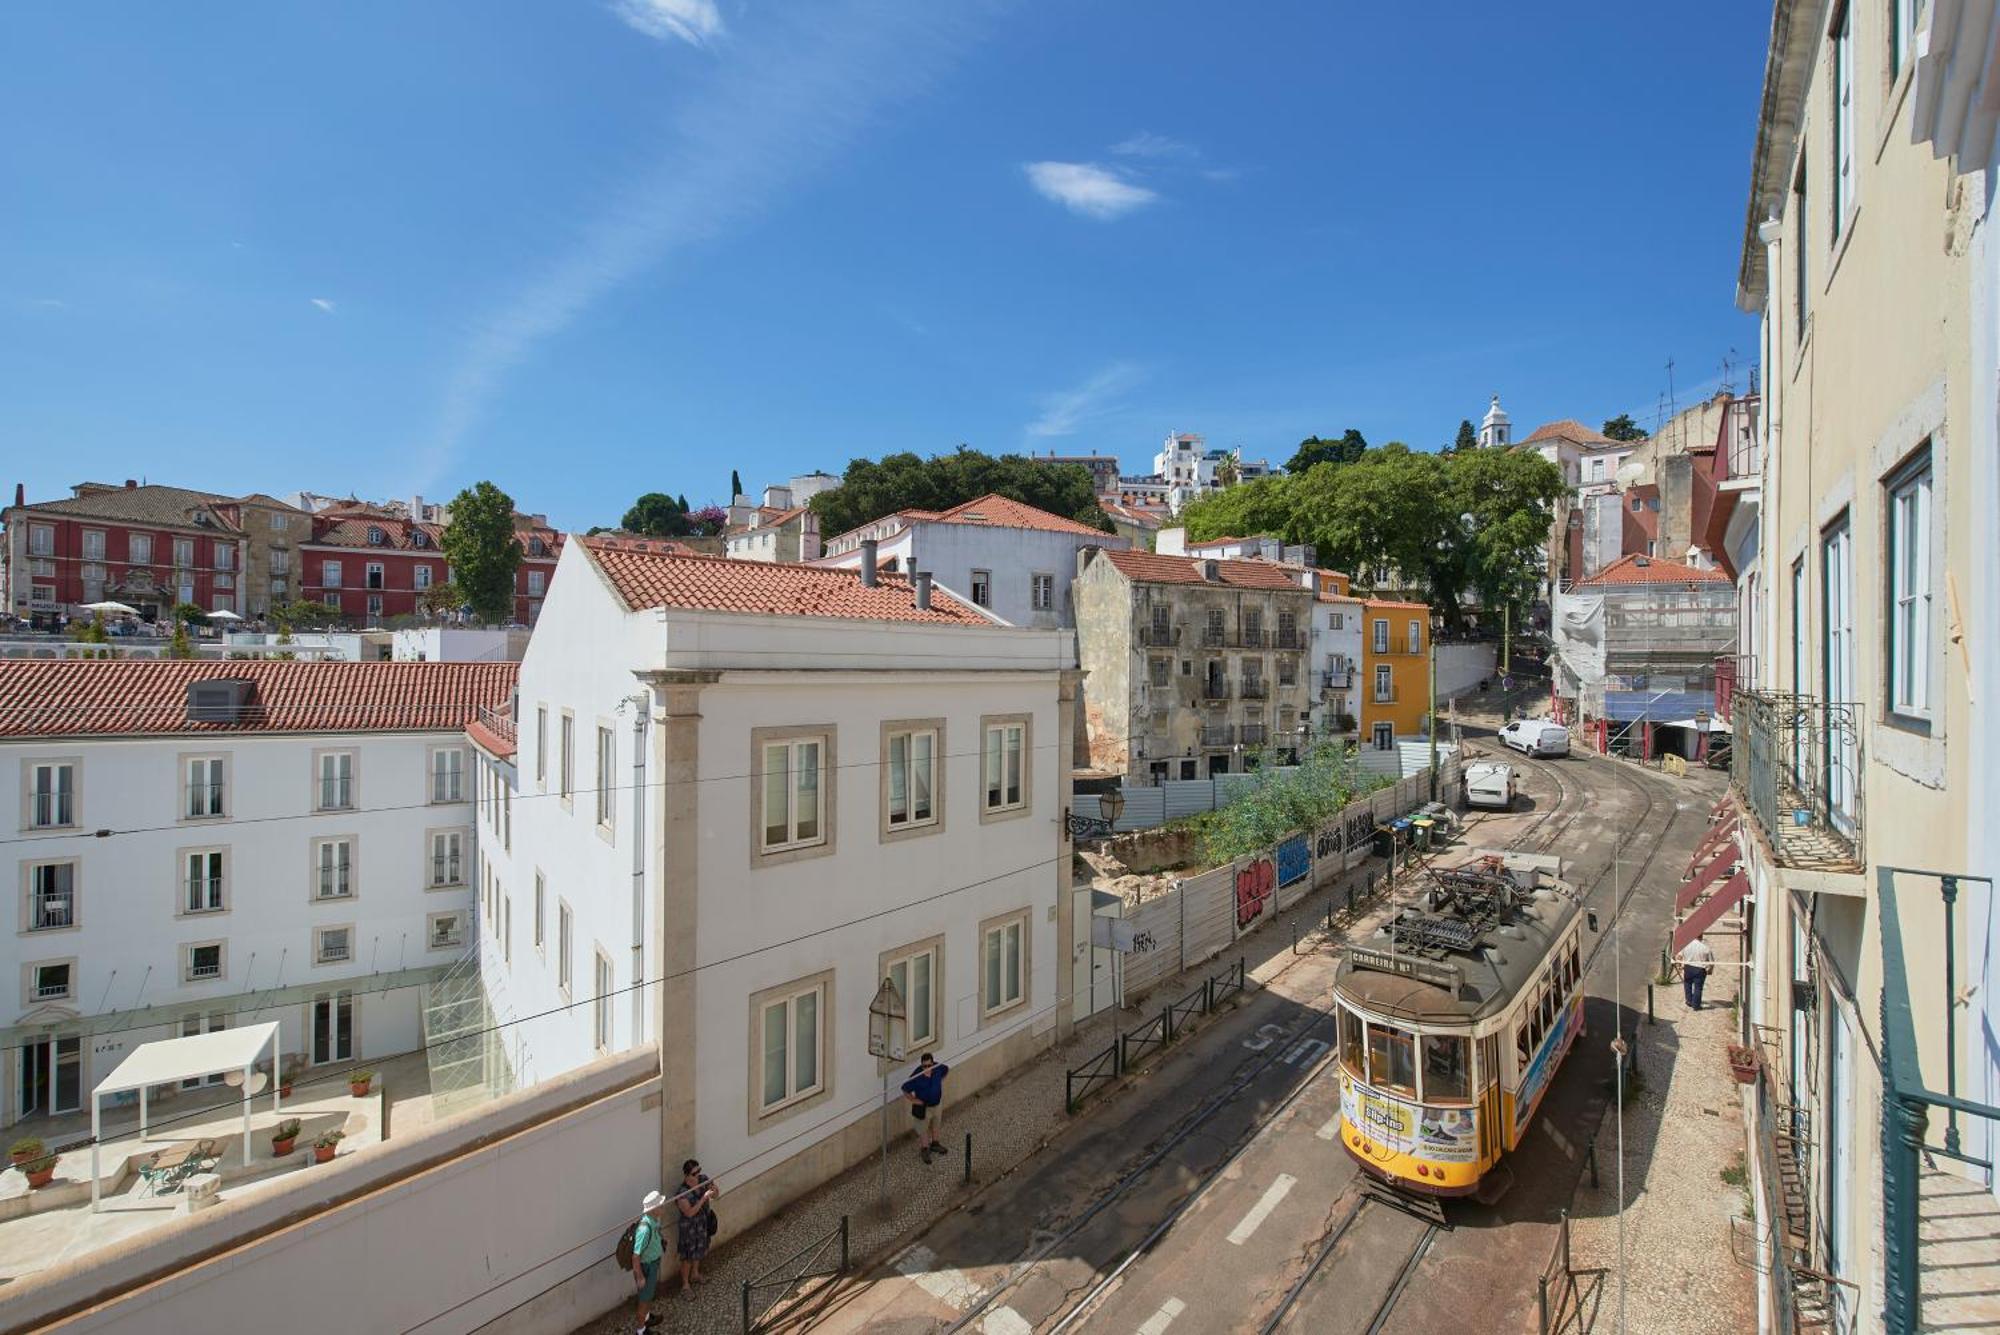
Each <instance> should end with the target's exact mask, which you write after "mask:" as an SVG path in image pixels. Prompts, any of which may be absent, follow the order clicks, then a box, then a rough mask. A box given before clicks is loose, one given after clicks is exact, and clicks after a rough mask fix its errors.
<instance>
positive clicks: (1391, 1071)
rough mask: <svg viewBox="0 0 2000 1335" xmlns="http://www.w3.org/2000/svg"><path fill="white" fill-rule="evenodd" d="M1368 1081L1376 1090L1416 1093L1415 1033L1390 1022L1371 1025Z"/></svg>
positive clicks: (1369, 1032) (1412, 1096)
mask: <svg viewBox="0 0 2000 1335" xmlns="http://www.w3.org/2000/svg"><path fill="white" fill-rule="evenodd" d="M1368 1082H1369V1083H1370V1084H1372V1085H1374V1086H1375V1087H1376V1088H1377V1089H1388V1090H1394V1091H1395V1092H1396V1093H1398V1094H1407V1095H1409V1096H1410V1097H1411V1098H1415V1097H1416V1096H1417V1043H1416V1036H1415V1035H1413V1034H1410V1033H1408V1032H1407V1031H1405V1030H1401V1029H1391V1028H1390V1027H1389V1026H1387V1025H1382V1024H1376V1023H1375V1022H1374V1021H1372V1020H1371V1021H1369V1024H1368Z"/></svg>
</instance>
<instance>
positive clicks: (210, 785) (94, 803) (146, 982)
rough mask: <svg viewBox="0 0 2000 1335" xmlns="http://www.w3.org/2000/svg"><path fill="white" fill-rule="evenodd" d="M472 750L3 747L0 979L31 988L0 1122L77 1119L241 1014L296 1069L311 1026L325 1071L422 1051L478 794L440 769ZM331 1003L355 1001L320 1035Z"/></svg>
mask: <svg viewBox="0 0 2000 1335" xmlns="http://www.w3.org/2000/svg"><path fill="white" fill-rule="evenodd" d="M465 747H466V742H465V739H464V737H463V735H462V734H460V733H455V732H388V733H371V734H348V735H324V734H322V735H285V736H273V735H259V734H252V733H240V734H217V733H214V732H206V733H202V734H199V735H197V734H195V733H180V734H167V735H162V736H157V737H149V738H137V739H134V738H123V739H116V740H110V739H107V740H97V739H94V738H90V737H77V736H61V737H50V738H14V737H10V738H7V739H5V740H0V785H4V786H6V788H8V789H9V790H11V791H7V792H5V793H0V811H11V812H12V813H14V814H13V821H12V824H13V826H14V828H13V829H11V830H10V831H9V832H8V833H9V836H10V838H11V840H12V842H11V844H10V847H9V851H10V853H11V855H12V858H13V861H14V865H15V874H14V875H13V877H12V878H10V881H9V884H11V885H12V886H13V887H14V893H15V894H16V896H17V902H16V909H15V913H14V918H15V922H16V930H15V931H14V932H13V933H12V934H10V936H9V938H8V941H9V951H10V953H11V959H10V960H8V961H7V962H6V964H5V966H4V967H6V968H8V969H9V970H11V972H12V973H13V974H14V976H16V977H18V978H20V979H21V980H22V983H21V987H20V990H19V993H18V995H17V996H16V997H15V999H14V1003H13V1004H11V1005H9V1006H8V1007H7V1008H6V1010H5V1013H4V1014H0V1036H3V1037H0V1046H4V1048H5V1051H4V1053H0V1120H4V1121H7V1122H12V1121H15V1120H18V1119H20V1118H21V1117H23V1116H26V1115H32V1114H33V1113H36V1112H64V1111H73V1110H75V1109H77V1108H79V1107H80V1106H81V1098H82V1091H87V1090H88V1089H89V1087H90V1086H91V1084H93V1083H94V1082H95V1081H96V1080H97V1079H99V1078H101V1077H102V1076H103V1075H105V1074H107V1073H108V1072H109V1071H110V1070H111V1068H112V1067H113V1066H115V1065H117V1063H118V1061H119V1060H120V1059H121V1058H122V1057H123V1056H125V1055H126V1054H127V1053H129V1052H130V1051H131V1050H132V1048H133V1047H135V1046H136V1045H138V1044H140V1043H143V1042H147V1041H150V1040H151V1039H154V1038H162V1037H168V1036H171V1035H172V1034H174V1033H177V1032H180V1026H181V1025H182V1022H183V1020H184V1018H185V1017H186V1016H189V1015H199V1016H201V1017H203V1018H202V1021H201V1022H202V1023H203V1024H204V1025H207V1024H209V1023H211V1021H210V1019H209V1018H208V1017H210V1016H215V1017H220V1018H219V1019H218V1020H216V1021H214V1022H215V1023H220V1024H222V1025H224V1026H228V1025H233V1024H235V1023H238V1022H239V1014H240V1013H241V1011H240V1008H241V1007H243V1006H245V1005H247V1004H249V1001H250V999H252V998H255V999H256V1000H257V1003H258V1005H259V1007H260V1009H259V1010H258V1012H257V1016H256V1018H258V1019H260V1020H270V1019H276V1020H278V1021H279V1022H280V1023H281V1025H282V1029H281V1039H282V1042H283V1047H284V1050H285V1051H286V1052H288V1053H304V1052H306V1051H307V1050H308V1047H309V1046H310V1045H311V1044H312V1043H313V1042H315V1041H316V1040H314V1038H313V1033H314V1026H315V1025H316V1024H319V1027H320V1028H321V1029H322V1030H323V1038H324V1041H323V1043H321V1047H322V1050H323V1051H325V1052H329V1053H331V1052H342V1053H345V1054H347V1057H352V1058H354V1059H360V1058H376V1057H384V1056H388V1055H392V1054H394V1053H398V1052H405V1051H410V1050H412V1049H414V1048H416V1047H417V1046H418V1044H419V1042H420V1012H419V1001H420V998H419V994H420V992H421V990H422V989H421V987H420V984H421V983H422V982H423V981H424V980H425V979H426V978H428V977H431V976H433V975H434V974H435V972H437V971H439V970H441V969H442V968H444V967H446V966H448V965H449V963H450V962H451V961H452V960H454V959H456V958H458V957H459V955H460V954H461V953H462V952H463V950H464V948H465V944H466V937H465V926H466V924H467V923H468V922H469V917H470V909H471V903H472V896H473V891H472V889H471V888H470V887H471V883H472V871H471V858H472V855H473V847H472V841H471V831H472V828H473V824H474V816H473V810H472V803H471V801H470V800H469V799H470V797H471V793H470V791H469V790H467V789H464V788H458V789H455V788H454V787H453V783H452V776H453V775H454V774H458V775H461V776H462V773H463V771H462V769H457V770H455V769H454V768H453V767H452V765H451V762H449V761H443V760H441V759H440V758H441V757H444V756H450V755H456V756H460V757H463V756H464V755H465V754H466V750H465ZM459 763H460V764H461V765H462V764H463V763H464V762H463V761H462V760H461V761H460V762H459ZM454 791H457V792H461V793H462V796H459V797H456V798H453V797H451V794H452V793H453V792H454ZM329 799H330V800H329ZM102 828H109V829H115V830H118V831H120V832H121V833H119V834H117V835H115V836H113V837H109V838H103V839H99V838H95V837H93V833H92V832H94V831H96V830H98V829H102ZM126 831H129V833H127V832H126ZM327 989H331V990H332V991H335V992H341V991H343V990H344V995H345V996H346V1000H345V1001H344V1002H342V1003H340V1004H339V1005H335V1004H334V1003H333V1002H331V1001H329V1002H328V1003H327V1004H326V1005H325V1006H321V1007H319V1013H318V1019H317V1020H316V1019H315V1018H314V1017H315V1010H314V1007H315V1002H314V998H315V997H316V996H317V995H318V994H319V992H320V991H322V990H327ZM274 997H275V998H276V1000H275V1001H273V1000H272V998H274ZM135 1011H144V1016H143V1019H142V1020H141V1022H139V1023H136V1024H135V1022H134V1017H133V1015H132V1014H131V1013H132V1012H135ZM249 1018H250V1017H249V1016H248V1015H247V1014H243V1015H242V1022H246V1023H247V1022H248V1020H249ZM321 1021H323V1023H320V1022H321ZM92 1027H96V1028H97V1029H101V1031H102V1032H94V1033H93V1032H88V1031H89V1030H90V1029H91V1028H92ZM79 1030H84V1031H86V1032H84V1033H82V1034H81V1035H79V1033H78V1031H79ZM344 1059H346V1058H345V1057H328V1058H327V1060H344Z"/></svg>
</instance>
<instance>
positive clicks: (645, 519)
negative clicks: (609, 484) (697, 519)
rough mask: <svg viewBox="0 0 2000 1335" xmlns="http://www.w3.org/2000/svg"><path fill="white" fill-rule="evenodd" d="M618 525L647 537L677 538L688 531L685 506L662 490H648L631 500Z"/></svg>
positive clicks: (629, 531)
mask: <svg viewBox="0 0 2000 1335" xmlns="http://www.w3.org/2000/svg"><path fill="white" fill-rule="evenodd" d="M619 526H620V527H621V528H623V529H624V530H625V531H626V532H627V533H637V534H640V535H642V536H644V537H648V538H678V537H681V536H682V535H683V534H685V533H686V532H687V531H688V517H687V506H686V505H684V504H682V503H681V502H680V501H678V500H676V499H675V498H674V497H672V496H669V495H667V494H666V493H665V492H663V491H649V492H647V493H646V494H645V495H644V496H641V497H640V498H639V499H638V500H636V501H634V502H632V508H631V509H629V510H627V511H626V512H625V518H624V519H623V520H621V521H619Z"/></svg>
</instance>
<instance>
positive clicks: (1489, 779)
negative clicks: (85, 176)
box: [1465, 760, 1516, 811]
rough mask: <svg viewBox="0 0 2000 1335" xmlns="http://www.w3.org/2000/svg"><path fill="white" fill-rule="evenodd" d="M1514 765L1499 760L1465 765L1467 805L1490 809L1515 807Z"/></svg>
mask: <svg viewBox="0 0 2000 1335" xmlns="http://www.w3.org/2000/svg"><path fill="white" fill-rule="evenodd" d="M1515 791H1516V790H1515V787H1514V767H1513V766H1512V765H1508V764H1505V763H1503V762H1501V761H1498V760H1485V761H1481V762H1480V763H1478V764H1476V765H1467V766H1466V767H1465V805H1467V806H1469V807H1485V808H1486V809H1488V810H1489V811H1511V810H1513V808H1514V794H1515Z"/></svg>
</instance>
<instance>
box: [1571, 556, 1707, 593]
mask: <svg viewBox="0 0 2000 1335" xmlns="http://www.w3.org/2000/svg"><path fill="white" fill-rule="evenodd" d="M1731 582H1732V581H1731V580H1730V578H1729V576H1728V575H1727V574H1725V573H1723V572H1722V571H1720V570H1714V569H1704V568H1702V567H1700V566H1691V565H1684V564H1682V563H1681V562H1679V561H1663V560H1661V559H1660V558H1659V557H1657V556H1621V557H1619V558H1618V559H1617V560H1616V561H1613V562H1612V563H1611V564H1610V565H1608V566H1606V567H1604V569H1602V570H1600V571H1598V572H1597V573H1596V574H1595V575H1592V576H1590V577H1589V578H1587V579H1580V580H1578V581H1577V582H1576V587H1578V588H1582V587H1584V586H1586V585H1604V584H1728V583H1731Z"/></svg>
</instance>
